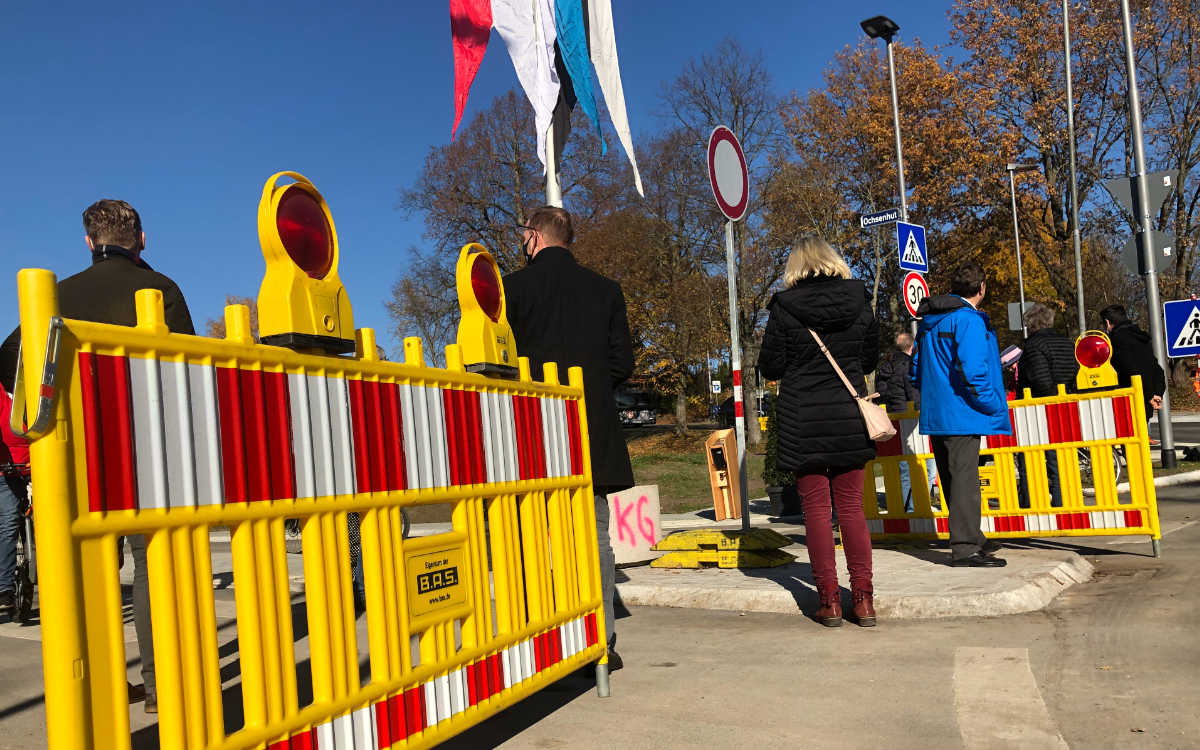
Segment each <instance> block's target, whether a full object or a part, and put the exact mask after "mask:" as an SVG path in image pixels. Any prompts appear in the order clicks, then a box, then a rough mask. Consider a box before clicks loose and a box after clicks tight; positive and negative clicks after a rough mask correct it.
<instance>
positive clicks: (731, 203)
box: [708, 125, 750, 221]
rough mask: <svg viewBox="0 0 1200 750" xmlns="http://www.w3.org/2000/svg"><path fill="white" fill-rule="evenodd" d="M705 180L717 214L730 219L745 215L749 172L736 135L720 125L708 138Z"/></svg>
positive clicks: (747, 204) (748, 193) (748, 198)
mask: <svg viewBox="0 0 1200 750" xmlns="http://www.w3.org/2000/svg"><path fill="white" fill-rule="evenodd" d="M708 181H709V182H710V183H711V184H712V191H713V197H714V198H716V199H717V206H719V207H720V209H721V213H723V214H725V216H726V217H728V218H729V219H731V220H733V221H737V220H738V219H740V218H742V217H743V216H745V215H746V208H747V207H748V206H749V205H750V173H749V171H747V169H746V154H745V153H743V152H742V144H740V143H738V139H737V136H736V135H734V134H733V131H732V130H730V129H729V128H727V127H725V126H724V125H718V126H717V127H715V128H713V132H712V135H710V136H709V137H708Z"/></svg>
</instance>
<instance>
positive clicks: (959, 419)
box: [912, 262, 1012, 568]
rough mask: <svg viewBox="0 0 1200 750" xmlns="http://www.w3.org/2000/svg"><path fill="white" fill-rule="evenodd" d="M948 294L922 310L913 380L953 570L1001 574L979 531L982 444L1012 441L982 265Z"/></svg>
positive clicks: (957, 278)
mask: <svg viewBox="0 0 1200 750" xmlns="http://www.w3.org/2000/svg"><path fill="white" fill-rule="evenodd" d="M950 292H951V293H950V294H944V295H939V296H937V297H926V298H925V299H924V300H922V302H921V306H920V307H919V308H918V309H917V316H918V317H919V318H921V325H920V327H919V328H918V329H917V351H916V353H915V354H914V356H913V364H912V375H913V382H914V383H915V384H916V386H917V388H918V389H919V390H920V391H921V406H922V408H921V432H922V433H924V434H925V435H928V436H929V438H930V442H931V443H932V444H933V457H934V460H935V461H936V462H937V470H938V475H939V476H941V478H942V494H943V496H944V497H945V498H946V503H947V505H948V507H949V511H950V549H951V551H952V553H953V561H952V562H951V564H952V565H954V566H956V567H973V568H999V567H1003V566H1004V565H1006V562H1005V561H1004V560H1003V559H1001V558H998V557H994V556H993V555H992V553H994V552H996V551H998V550H999V549H1000V543H999V542H997V541H990V540H988V539H987V537H985V536H984V534H983V531H982V530H981V529H980V526H979V525H980V520H981V516H982V504H983V497H982V495H981V493H980V491H979V439H980V437H981V436H982V435H1011V434H1012V425H1011V423H1010V422H1009V419H1008V401H1007V399H1006V397H1005V394H1004V382H1003V379H1002V373H1001V369H1000V348H999V346H997V343H996V332H995V331H993V330H992V325H991V323H990V322H989V320H988V315H987V313H985V312H983V311H982V310H980V309H979V303H980V302H982V301H983V297H984V295H985V294H986V293H987V278H986V275H985V273H984V270H983V267H982V266H980V265H979V264H978V263H971V262H966V263H963V264H961V265H959V267H958V268H956V269H955V270H954V277H953V279H952V280H951V281H950Z"/></svg>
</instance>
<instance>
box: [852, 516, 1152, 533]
mask: <svg viewBox="0 0 1200 750" xmlns="http://www.w3.org/2000/svg"><path fill="white" fill-rule="evenodd" d="M1144 527H1145V522H1144V519H1143V516H1142V511H1140V510H1094V511H1087V512H1081V513H1030V514H1021V515H1006V516H983V517H982V518H981V519H980V523H979V528H980V529H982V530H983V531H984V532H985V533H1004V532H1010V531H1064V530H1071V529H1140V528H1144ZM867 530H868V531H869V532H870V533H872V534H933V533H940V534H948V533H950V525H949V521H948V520H947V517H946V516H937V517H935V518H895V519H868V520H867Z"/></svg>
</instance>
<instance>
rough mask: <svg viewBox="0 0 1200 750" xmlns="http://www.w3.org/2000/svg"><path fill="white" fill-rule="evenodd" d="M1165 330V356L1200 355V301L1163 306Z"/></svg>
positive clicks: (1187, 301) (1189, 300)
mask: <svg viewBox="0 0 1200 750" xmlns="http://www.w3.org/2000/svg"><path fill="white" fill-rule="evenodd" d="M1163 319H1164V320H1165V322H1166V329H1167V356H1168V357H1190V356H1193V355H1200V300H1196V299H1185V300H1179V301H1178V302H1168V303H1166V304H1165V305H1163Z"/></svg>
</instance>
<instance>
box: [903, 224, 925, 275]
mask: <svg viewBox="0 0 1200 750" xmlns="http://www.w3.org/2000/svg"><path fill="white" fill-rule="evenodd" d="M896 247H897V249H898V250H899V251H900V267H901V268H903V269H904V270H905V271H920V272H921V273H929V254H928V253H926V252H925V227H923V226H921V225H920V224H909V223H907V222H904V221H898V222H896Z"/></svg>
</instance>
